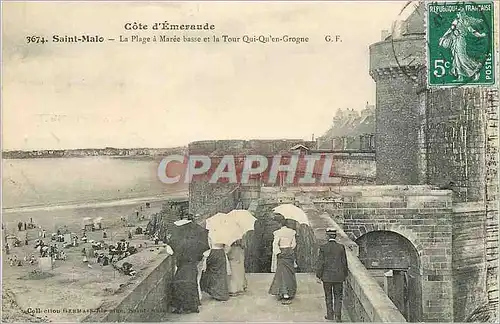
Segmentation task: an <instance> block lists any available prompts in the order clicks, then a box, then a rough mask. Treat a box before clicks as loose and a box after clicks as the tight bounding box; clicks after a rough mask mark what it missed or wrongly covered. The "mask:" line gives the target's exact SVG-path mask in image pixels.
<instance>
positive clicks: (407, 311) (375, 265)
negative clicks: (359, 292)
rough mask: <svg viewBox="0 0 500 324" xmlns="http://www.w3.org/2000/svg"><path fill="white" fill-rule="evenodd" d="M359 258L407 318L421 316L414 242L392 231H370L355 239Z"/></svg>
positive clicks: (417, 261) (418, 264) (420, 283)
mask: <svg viewBox="0 0 500 324" xmlns="http://www.w3.org/2000/svg"><path fill="white" fill-rule="evenodd" d="M356 243H357V244H358V246H359V259H360V261H361V262H362V263H363V265H364V266H365V267H366V269H367V270H368V271H369V272H370V273H371V274H372V276H373V277H374V278H375V279H376V280H377V281H378V283H379V284H380V286H381V287H382V288H383V289H384V290H385V291H386V293H387V295H388V296H389V298H390V299H391V300H392V301H393V302H394V304H395V305H396V306H397V307H398V309H399V310H400V311H401V313H402V314H403V316H404V317H405V318H406V320H407V321H409V322H420V321H421V319H422V281H421V274H420V273H421V271H420V258H419V256H418V252H417V250H416V249H415V247H414V245H413V244H412V243H411V242H410V241H409V240H408V239H406V238H405V237H404V236H402V235H400V234H398V233H395V232H391V231H373V232H369V233H366V234H364V235H362V236H360V237H359V238H357V239H356Z"/></svg>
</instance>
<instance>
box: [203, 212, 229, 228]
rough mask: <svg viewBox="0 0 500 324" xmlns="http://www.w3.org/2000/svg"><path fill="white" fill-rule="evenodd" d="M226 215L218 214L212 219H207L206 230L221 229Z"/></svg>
mask: <svg viewBox="0 0 500 324" xmlns="http://www.w3.org/2000/svg"><path fill="white" fill-rule="evenodd" d="M225 216H226V214H224V213H217V214H215V215H213V216H212V217H210V218H207V219H206V220H205V228H206V229H207V230H210V229H211V228H217V227H220V226H221V224H222V223H223V222H224V219H225Z"/></svg>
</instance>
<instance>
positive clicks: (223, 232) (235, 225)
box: [206, 213, 253, 246]
mask: <svg viewBox="0 0 500 324" xmlns="http://www.w3.org/2000/svg"><path fill="white" fill-rule="evenodd" d="M231 216H235V214H234V213H233V214H232V215H231ZM231 216H230V215H229V214H223V213H217V214H215V215H214V216H212V217H210V218H208V219H207V220H206V228H207V229H208V239H209V241H210V243H211V244H225V245H227V246H230V245H231V244H233V243H234V242H235V241H237V240H239V239H241V238H242V237H243V234H245V233H246V232H247V231H248V230H246V229H245V228H244V227H243V226H242V224H240V223H239V222H238V220H240V221H241V220H242V219H247V218H248V216H246V217H242V216H240V217H231ZM252 217H253V216H252ZM246 222H247V225H246V226H248V223H249V222H248V220H247V221H246Z"/></svg>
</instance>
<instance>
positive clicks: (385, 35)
mask: <svg viewBox="0 0 500 324" xmlns="http://www.w3.org/2000/svg"><path fill="white" fill-rule="evenodd" d="M390 35H391V33H389V31H388V30H387V29H383V30H382V33H381V38H382V39H381V40H382V41H385V40H386V39H387V37H389V36H390Z"/></svg>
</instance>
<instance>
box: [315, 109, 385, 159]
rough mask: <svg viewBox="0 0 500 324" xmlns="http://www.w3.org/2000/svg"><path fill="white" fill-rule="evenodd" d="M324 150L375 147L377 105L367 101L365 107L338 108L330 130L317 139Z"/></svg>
mask: <svg viewBox="0 0 500 324" xmlns="http://www.w3.org/2000/svg"><path fill="white" fill-rule="evenodd" d="M317 148H318V149H323V150H339V151H341V150H364V151H373V150H374V149H375V106H374V105H369V104H368V103H366V107H365V109H363V110H362V111H360V112H359V111H355V110H354V109H347V110H342V109H338V110H337V112H336V114H335V117H334V118H333V121H332V126H331V127H330V129H328V131H327V132H326V133H325V134H324V135H323V136H321V137H319V138H318V139H317Z"/></svg>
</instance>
